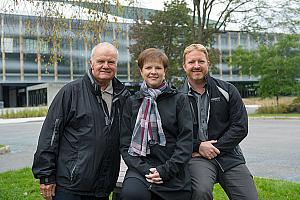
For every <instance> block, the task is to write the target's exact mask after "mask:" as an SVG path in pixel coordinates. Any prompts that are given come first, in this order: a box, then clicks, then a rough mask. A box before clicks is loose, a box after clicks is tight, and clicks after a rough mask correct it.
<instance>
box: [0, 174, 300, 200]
mask: <svg viewBox="0 0 300 200" xmlns="http://www.w3.org/2000/svg"><path fill="white" fill-rule="evenodd" d="M254 180H255V184H256V187H257V190H258V196H259V199H260V200H269V199H272V200H294V199H300V184H299V183H293V182H289V181H282V180H272V179H265V178H257V177H255V178H254ZM0 199H5V200H15V199H24V200H42V197H41V196H40V194H39V182H38V181H37V180H35V179H34V178H33V175H32V173H31V169H30V168H25V169H21V170H16V171H9V172H5V173H0ZM214 199H215V200H225V199H228V198H227V196H226V194H225V192H224V191H223V189H222V188H221V187H220V185H219V184H216V185H215V187H214Z"/></svg>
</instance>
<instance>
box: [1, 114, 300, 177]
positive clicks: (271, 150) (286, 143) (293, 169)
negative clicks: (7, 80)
mask: <svg viewBox="0 0 300 200" xmlns="http://www.w3.org/2000/svg"><path fill="white" fill-rule="evenodd" d="M42 120H43V119H42V118H40V119H37V121H33V119H30V120H24V119H23V121H21V120H19V121H18V120H17V121H15V120H10V121H9V123H5V122H4V121H3V120H0V144H1V143H2V144H8V145H10V147H11V150H12V152H11V153H9V154H4V155H0V172H4V171H8V170H10V169H18V168H23V167H25V166H31V165H32V159H33V153H34V151H35V149H36V144H37V140H38V135H39V131H40V129H41V125H42ZM20 121H21V122H20ZM241 146H242V149H243V152H244V154H245V157H246V160H247V163H248V167H249V169H250V170H251V172H252V173H253V175H255V176H259V177H267V178H275V179H284V180H290V181H295V182H299V183H300V148H299V146H300V120H299V119H292V120H287V119H286V120H273V119H250V120H249V135H248V136H247V138H246V139H245V140H244V141H243V142H242V143H241ZM121 173H124V172H121Z"/></svg>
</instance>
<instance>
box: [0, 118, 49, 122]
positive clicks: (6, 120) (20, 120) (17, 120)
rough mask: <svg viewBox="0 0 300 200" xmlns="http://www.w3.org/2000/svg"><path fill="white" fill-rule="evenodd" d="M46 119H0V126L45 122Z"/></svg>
mask: <svg viewBox="0 0 300 200" xmlns="http://www.w3.org/2000/svg"><path fill="white" fill-rule="evenodd" d="M44 120H45V117H29V118H15V119H0V124H14V123H24V122H36V121H41V122H42V121H44Z"/></svg>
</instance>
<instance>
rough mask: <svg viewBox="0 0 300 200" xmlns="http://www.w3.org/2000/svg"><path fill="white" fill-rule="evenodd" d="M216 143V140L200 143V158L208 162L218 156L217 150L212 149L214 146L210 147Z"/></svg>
mask: <svg viewBox="0 0 300 200" xmlns="http://www.w3.org/2000/svg"><path fill="white" fill-rule="evenodd" d="M216 142H217V140H209V141H205V142H201V144H200V146H199V154H200V155H201V156H202V157H204V158H207V159H209V160H211V159H213V158H215V157H216V156H217V155H218V154H220V151H219V149H217V148H216V147H214V145H212V144H214V143H216Z"/></svg>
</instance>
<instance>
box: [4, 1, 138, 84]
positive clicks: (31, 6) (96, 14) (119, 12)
mask: <svg viewBox="0 0 300 200" xmlns="http://www.w3.org/2000/svg"><path fill="white" fill-rule="evenodd" d="M12 2H13V3H12ZM128 2H129V4H130V2H133V0H128ZM112 3H114V5H112ZM2 5H3V6H2V7H1V8H0V11H4V13H6V12H7V11H8V13H9V11H13V10H19V9H20V10H22V11H24V10H25V11H28V13H24V14H29V15H34V16H37V17H36V21H35V22H32V21H31V20H32V19H30V18H28V19H27V21H26V22H24V23H25V24H26V30H25V33H24V34H23V35H24V36H26V37H30V38H37V40H38V43H39V44H40V43H41V42H43V43H47V44H48V45H49V47H50V48H49V54H47V55H44V57H43V58H41V57H42V56H41V49H40V48H39V49H38V50H37V54H36V56H37V58H36V59H35V60H36V62H38V65H39V66H40V65H41V64H42V63H43V62H44V61H45V63H43V64H45V67H46V72H48V67H49V66H53V68H54V74H55V78H57V71H58V69H57V68H58V65H59V62H60V61H61V60H62V56H63V53H62V46H61V45H62V41H63V40H68V41H67V42H65V43H67V44H69V45H70V46H72V42H73V41H74V40H76V41H82V43H83V49H84V50H85V59H86V61H85V62H84V63H85V65H86V68H87V67H88V60H87V59H88V55H87V52H88V50H89V49H91V48H92V47H93V46H94V45H95V44H97V43H99V42H101V41H102V38H101V37H102V36H103V33H105V32H106V30H107V28H108V26H107V24H108V22H109V21H114V22H118V18H117V17H111V16H109V14H111V15H115V16H123V15H124V9H123V6H122V5H121V4H120V3H119V1H118V0H96V1H86V0H43V1H39V0H23V1H20V0H6V2H5V3H3V4H2ZM37 27H39V28H38V31H36V30H37ZM40 27H42V28H40ZM75 29H77V31H74V30H75ZM120 32H121V30H120V25H119V24H118V23H116V28H115V35H116V37H115V40H114V41H113V43H114V44H115V45H116V46H118V43H117V37H118V35H120V34H119V33H120ZM39 46H41V45H39ZM47 51H48V49H47ZM70 51H72V49H71V50H70ZM70 55H72V52H70ZM70 57H71V56H70ZM39 71H40V69H39ZM71 73H72V72H71Z"/></svg>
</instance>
